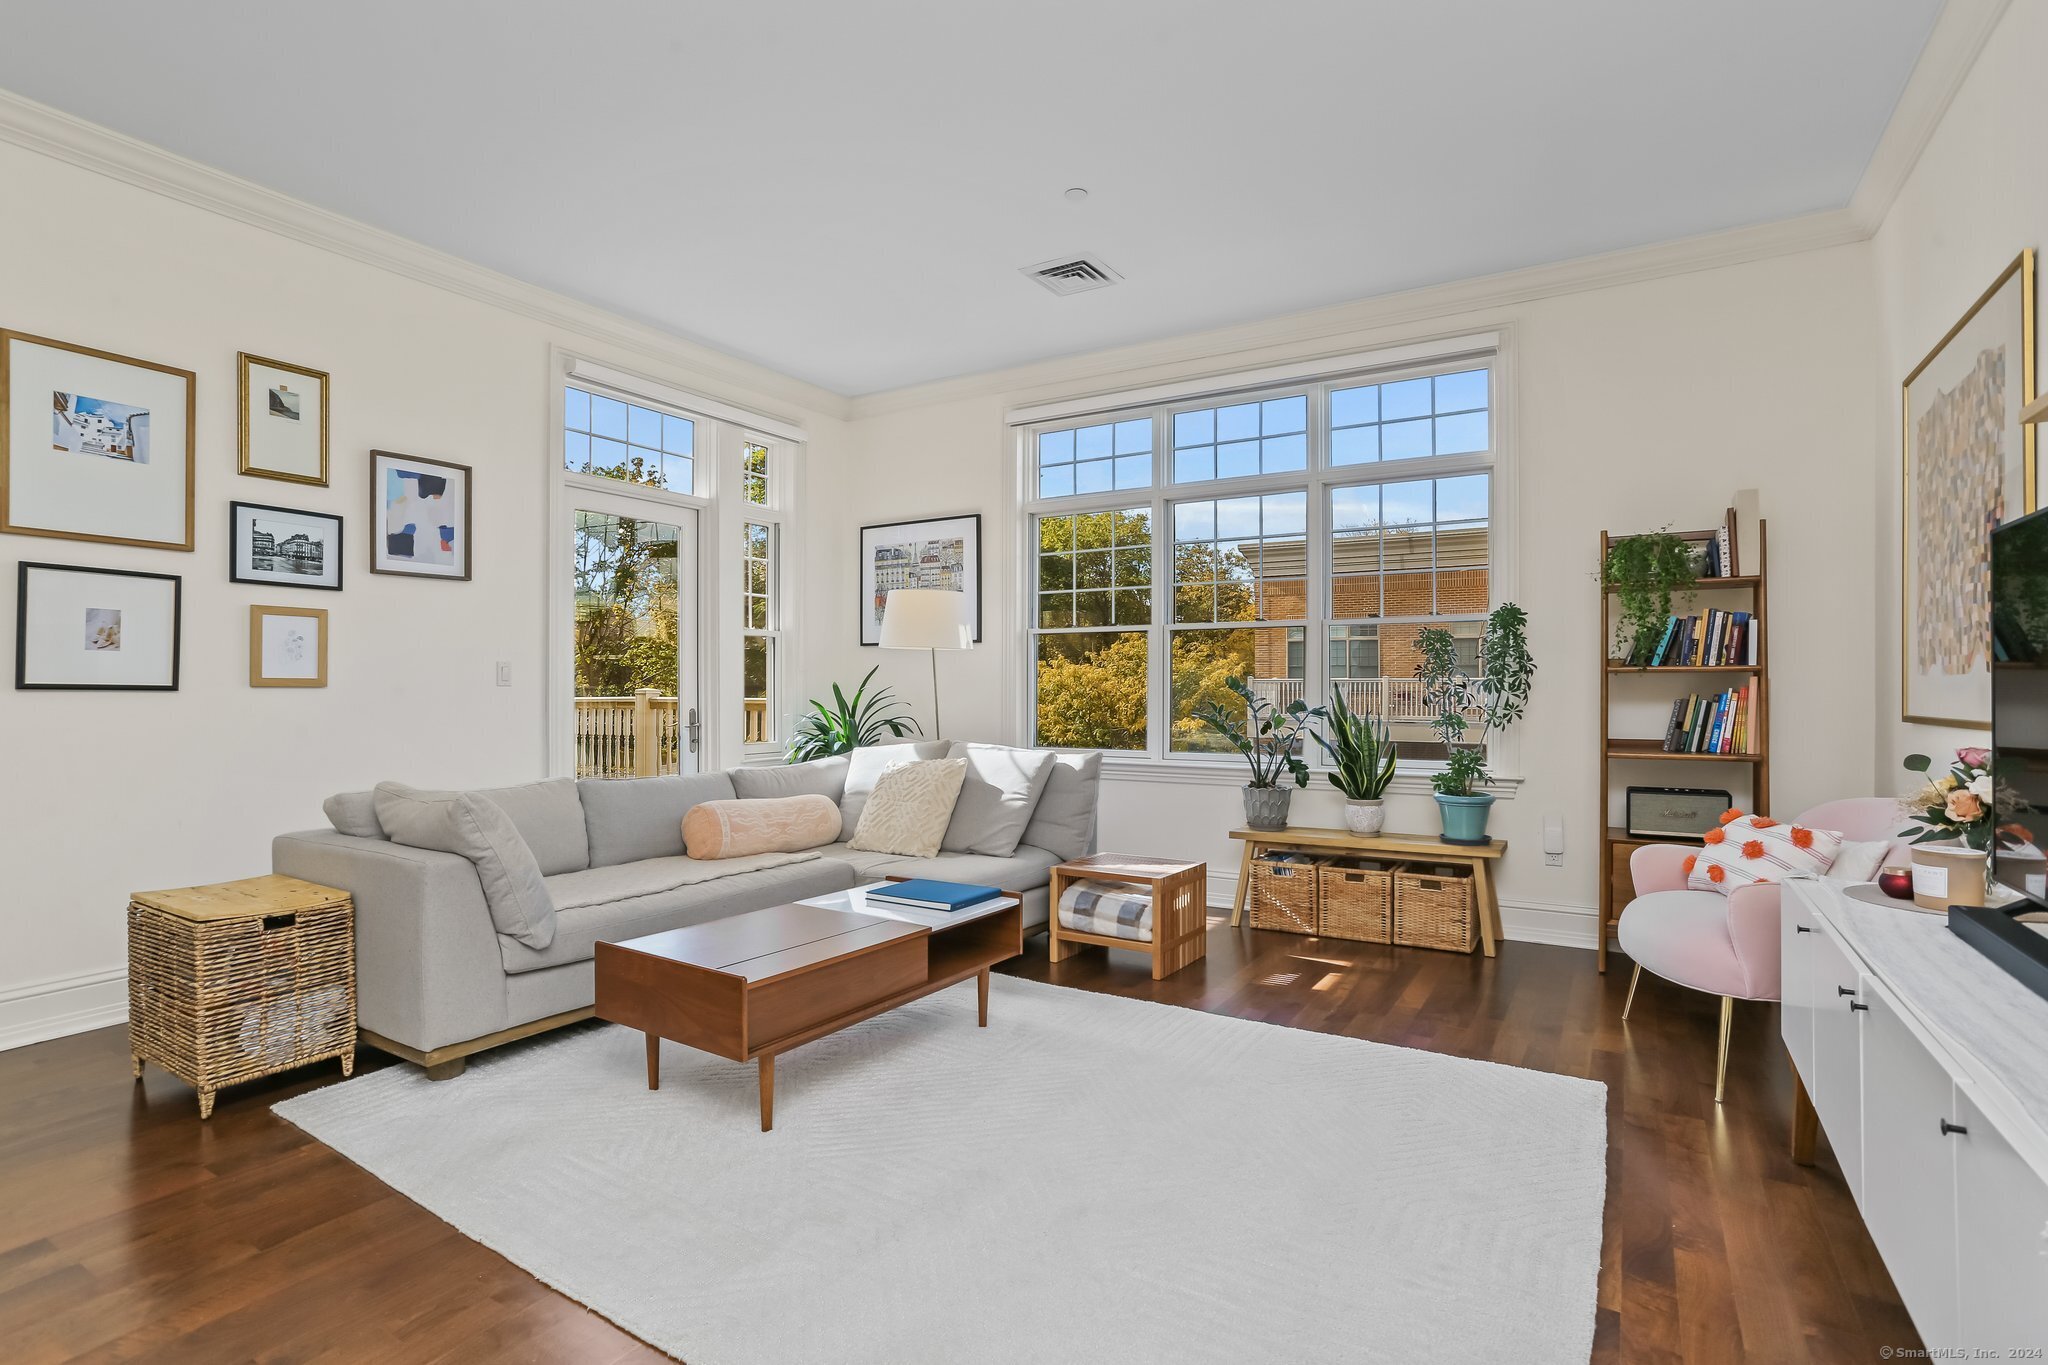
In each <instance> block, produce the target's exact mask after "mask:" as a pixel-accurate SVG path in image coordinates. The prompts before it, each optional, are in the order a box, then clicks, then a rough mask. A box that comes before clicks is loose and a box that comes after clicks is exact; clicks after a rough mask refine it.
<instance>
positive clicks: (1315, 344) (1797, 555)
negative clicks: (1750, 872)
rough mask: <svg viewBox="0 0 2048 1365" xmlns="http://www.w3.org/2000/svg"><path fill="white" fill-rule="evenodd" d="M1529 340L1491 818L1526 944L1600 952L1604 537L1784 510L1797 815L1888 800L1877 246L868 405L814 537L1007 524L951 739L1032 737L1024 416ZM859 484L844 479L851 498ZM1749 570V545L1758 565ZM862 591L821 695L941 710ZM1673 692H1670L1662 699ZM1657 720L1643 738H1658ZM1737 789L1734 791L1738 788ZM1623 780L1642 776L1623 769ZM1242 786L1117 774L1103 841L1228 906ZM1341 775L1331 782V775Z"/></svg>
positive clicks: (1779, 583)
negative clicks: (1516, 766) (1875, 580)
mask: <svg viewBox="0 0 2048 1365" xmlns="http://www.w3.org/2000/svg"><path fill="white" fill-rule="evenodd" d="M1495 328H1506V329H1508V330H1509V331H1510V332H1511V333H1512V340H1511V345H1512V348H1513V350H1512V357H1511V362H1512V383H1513V388H1514V393H1513V396H1512V399H1511V403H1510V406H1509V408H1508V410H1507V412H1506V417H1507V420H1508V421H1509V422H1510V423H1511V425H1512V440H1511V446H1510V448H1511V452H1512V453H1511V455H1510V457H1509V458H1511V459H1512V461H1513V463H1514V477H1513V485H1514V488H1515V506H1514V508H1513V511H1512V513H1511V515H1512V518H1513V529H1514V539H1513V551H1512V556H1511V565H1510V569H1509V572H1508V574H1507V576H1506V578H1505V582H1506V583H1507V584H1508V588H1507V591H1508V592H1509V593H1510V594H1511V595H1512V596H1513V597H1514V598H1515V600H1517V601H1519V602H1520V603H1521V604H1522V605H1523V606H1524V607H1526V608H1527V609H1528V610H1529V612H1530V615H1531V618H1532V643H1533V647H1534V650H1535V653H1536V657H1537V660H1538V662H1539V665H1540V671H1539V673H1538V675H1537V680H1536V689H1535V696H1534V700H1533V702H1532V705H1531V707H1530V711H1529V714H1528V718H1527V719H1526V721H1525V722H1524V723H1523V725H1522V727H1521V733H1520V758H1521V769H1522V775H1523V777H1524V779H1525V780H1524V781H1523V782H1522V784H1521V785H1520V789H1519V791H1517V792H1516V793H1515V794H1514V796H1513V799H1512V800H1507V801H1503V802H1502V803H1501V804H1499V805H1498V806H1496V808H1495V831H1496V833H1498V834H1500V835H1503V836H1505V837H1506V838H1508V839H1509V840H1510V841H1511V851H1510V853H1509V855H1508V858H1507V860H1506V868H1505V871H1504V875H1503V878H1502V896H1503V901H1504V902H1505V903H1506V904H1505V906H1504V908H1505V910H1506V913H1507V918H1508V921H1509V927H1510V932H1511V933H1514V934H1518V935H1519V936H1522V937H1531V938H1547V939H1551V940H1553V941H1560V942H1579V943H1585V944H1588V945H1590V944H1591V943H1592V942H1593V941H1594V939H1593V932H1594V931H1593V927H1592V926H1593V919H1594V914H1595V907H1596V906H1597V904H1598V883H1597V881H1596V876H1597V868H1596V864H1597V862H1598V858H1599V851H1600V846H1599V842H1598V835H1599V831H1598V829H1597V828H1596V825H1595V820H1596V818H1597V817H1596V814H1595V812H1596V809H1597V804H1598V796H1597V790H1598V787H1597V783H1598V780H1599V760H1598V758H1597V744H1596V736H1597V734H1598V729H1597V727H1598V700H1597V699H1598V689H1599V673H1598V671H1597V670H1598V664H1599V660H1600V658H1601V654H1600V649H1601V642H1600V639H1599V633H1600V627H1599V610H1600V608H1599V601H1600V599H1599V594H1598V590H1597V587H1596V578H1595V573H1596V567H1597V564H1596V561H1597V559H1598V537H1599V533H1600V531H1601V530H1602V529H1603V528H1605V529H1609V530H1612V531H1616V532H1622V531H1633V530H1644V529H1650V528H1655V527H1659V526H1665V525H1670V526H1673V527H1676V528H1679V529H1687V528H1696V527H1704V526H1709V525H1714V524H1716V523H1717V522H1718V521H1719V518H1720V515H1721V512H1722V510H1723V508H1725V507H1726V506H1727V505H1728V503H1729V501H1730V498H1731V496H1732V495H1733V493H1734V492H1735V491H1736V490H1737V489H1741V488H1756V489H1759V490H1760V491H1761V502H1762V511H1763V514H1764V516H1765V517H1767V518H1768V519H1769V521H1770V523H1771V530H1772V538H1771V577H1772V582H1773V585H1774V588H1775V591H1774V592H1773V594H1772V597H1771V604H1770V606H1771V614H1772V632H1773V633H1772V638H1771V649H1772V654H1773V660H1774V670H1773V686H1774V692H1773V707H1774V722H1773V734H1772V739H1773V748H1774V752H1775V758H1776V766H1775V771H1774V774H1773V783H1774V794H1773V795H1774V799H1773V801H1772V805H1773V807H1774V809H1776V810H1778V811H1781V812H1784V811H1797V810H1800V809H1802V808H1804V807H1806V806H1809V805H1812V804H1814V803H1816V802H1819V801H1822V800H1826V799H1830V798H1833V797H1837V796H1842V795H1853V794H1861V793H1864V792H1867V791H1868V790H1869V782H1870V766H1869V761H1868V752H1867V747H1868V743H1869V740H1868V736H1869V734H1870V727H1871V725H1872V724H1873V711H1872V694H1871V691H1870V689H1869V688H1868V687H1867V686H1863V685H1861V684H1860V683H1855V684H1850V685H1845V681H1844V678H1843V676H1842V673H1841V670H1840V668H1839V666H1838V665H1839V661H1840V660H1841V659H1843V658H1862V657H1864V656H1865V655H1867V652H1868V649H1867V643H1866V639H1865V637H1866V635H1867V632H1868V622H1869V620H1870V614H1871V611H1872V610H1873V605H1872V604H1873V586H1872V583H1871V581H1870V579H1869V577H1868V575H1867V574H1866V573H1865V572H1864V571H1863V566H1864V565H1866V564H1868V562H1869V560H1870V556H1871V547H1870V538H1871V531H1870V527H1871V526H1872V524H1873V522H1874V520H1875V518H1876V515H1877V513H1876V506H1875V499H1876V495H1875V492H1874V490H1873V489H1872V486H1871V476H1870V449H1871V444H1872V442H1873V441H1874V440H1875V430H1874V425H1875V416H1874V414H1873V411H1872V409H1871V406H1870V398H1869V396H1870V385H1871V374H1872V373H1873V370H1874V368H1875V366H1876V364H1877V355H1876V345H1875V341H1874V334H1875V330H1876V323H1875V312H1874V307H1873V303H1872V300H1871V297H1870V289H1869V262H1868V248H1867V247H1866V246H1865V245H1863V244H1860V243H1858V244H1853V245H1847V246H1839V247H1832V248H1827V249H1822V250H1811V251H1805V252H1801V253H1798V254H1793V255H1784V256H1778V257H1775V258H1771V259H1767V260H1762V261H1756V262H1751V263H1747V264H1741V265H1734V266H1730V267H1727V268H1722V269H1712V270H1703V271H1698V272H1695V273H1689V274H1680V275H1674V276H1669V277H1665V278H1660V279H1653V280H1650V281H1647V282H1642V283H1634V284H1628V285H1622V286H1617V287H1612V288H1602V289H1594V290H1590V291H1587V292H1578V293H1569V294H1562V295H1559V296H1555V297H1551V298H1545V299H1538V300H1535V301H1532V302H1525V303H1518V304H1514V305H1512V306H1505V307H1499V308H1494V309H1490V310H1487V311H1483V312H1476V313H1474V312H1467V313H1463V314H1458V315H1446V316H1443V317H1439V318H1434V319H1429V320H1426V321H1420V322H1409V323H1406V324H1404V325H1402V326H1400V327H1396V328H1380V329H1377V330H1375V329H1371V328H1364V329H1360V330H1357V331H1352V332H1346V333H1338V334H1332V333H1331V332H1330V331H1329V330H1328V320H1327V317H1326V316H1325V315H1314V316H1312V317H1305V318H1304V319H1302V320H1301V325H1300V332H1301V334H1302V335H1303V337H1304V338H1308V337H1309V336H1310V334H1311V332H1312V331H1313V337H1312V339H1302V340H1294V341H1289V340H1276V339H1275V338H1276V335H1278V334H1284V333H1285V331H1286V326H1285V324H1284V323H1283V324H1278V325H1276V324H1264V325H1262V326H1261V327H1259V328H1257V329H1241V330H1234V331H1226V332H1219V333H1215V334H1210V335H1208V336H1205V337H1197V338H1181V339H1179V340H1177V341H1176V342H1174V343H1172V347H1171V349H1173V350H1174V351H1176V352H1178V353H1179V355H1180V358H1178V359H1175V360H1173V361H1170V362H1167V363H1154V362H1153V360H1152V357H1153V356H1154V355H1156V354H1157V353H1158V350H1159V349H1161V348H1133V349H1132V350H1130V351H1124V352H1113V353H1108V354H1105V355H1102V356H1100V357H1096V358H1095V359H1094V362H1093V363H1092V364H1091V365H1089V366H1087V367H1085V368H1086V369H1087V371H1088V373H1084V374H1078V375H1077V374H1073V373H1071V372H1070V373H1069V375H1068V377H1066V378H1065V379H1063V380H1061V381H1060V382H1057V383H1054V384H1051V385H1047V384H1044V383H1043V382H1034V379H1035V375H1034V373H1033V372H1029V371H1027V372H1022V373H1019V374H1017V375H1014V376H1012V377H1010V378H1009V379H1008V380H1005V379H1002V378H997V379H995V380H993V381H987V382H983V383H980V384H977V385H974V386H972V387H973V388H974V389H975V390H976V391H973V392H968V393H964V394H963V393H962V392H961V390H962V389H963V388H964V387H968V386H963V385H959V384H948V385H939V386H934V388H933V389H932V390H930V391H927V393H925V394H920V393H918V392H916V391H911V392H908V393H905V394H899V395H890V396H885V397H884V398H883V399H881V400H879V401H877V400H861V401H860V402H859V403H857V404H856V407H855V420H854V423H853V428H852V432H851V445H850V448H849V458H848V459H847V460H846V461H845V462H843V463H841V464H839V465H838V466H837V467H836V468H834V469H830V470H826V469H821V470H820V471H819V473H818V478H819V480H820V483H819V486H818V488H817V490H816V491H817V494H818V496H817V497H816V500H815V503H814V506H815V507H816V508H817V509H820V510H821V512H822V509H827V508H829V509H831V512H830V515H828V516H821V517H820V519H818V520H816V521H814V522H813V523H812V524H813V527H814V530H813V541H814V545H815V546H816V547H817V553H818V554H820V555H821V556H822V557H823V563H825V564H827V565H832V564H844V565H846V566H847V569H848V570H849V572H850V571H851V569H852V567H853V565H854V563H855V559H856V551H857V542H856V535H857V527H858V526H859V525H860V524H861V523H863V522H878V521H893V520H901V519H903V518H906V517H915V516H921V515H927V514H929V515H942V514H950V513H962V512H980V513H981V514H982V515H983V517H984V519H985V538H986V545H985V548H986V556H985V558H986V566H987V567H986V570H985V579H984V582H985V593H986V602H985V610H986V611H987V612H988V618H989V629H988V633H987V634H988V638H987V640H986V642H985V644H984V646H983V647H982V648H980V649H978V650H976V651H974V652H973V653H971V654H964V655H951V656H945V655H942V656H941V659H940V668H941V673H942V686H943V687H944V689H945V704H946V717H947V726H946V729H947V732H948V734H949V735H950V736H953V737H1004V738H1022V736H1021V734H1019V733H1018V731H1017V727H1016V722H1015V720H1014V716H1015V706H1016V699H1017V697H1018V696H1019V695H1020V685H1021V683H1022V681H1023V678H1024V670H1025V668H1026V667H1027V665H1026V661H1025V657H1024V653H1023V646H1022V641H1021V631H1020V627H1019V621H1018V616H1019V611H1018V609H1017V605H1016V602H1015V594H1016V592H1017V590H1018V579H1017V574H1018V572H1019V569H1020V565H1019V563H1018V557H1017V555H1016V554H1015V548H1016V535H1017V530H1016V523H1015V517H1014V514H1013V513H1012V512H1011V511H1010V510H1008V509H1009V508H1010V507H1011V506H1013V501H1012V495H1011V492H1010V486H1011V481H1012V479H1013V478H1014V475H1013V473H1012V469H1011V462H1012V458H1013V457H1012V454H1011V450H1012V444H1011V441H1010V439H1009V438H1008V436H1007V434H1006V432H1005V428H1004V414H1005V412H1006V411H1007V410H1008V409H1009V408H1010V407H1011V406H1013V405H1015V404H1017V403H1020V402H1023V401H1042V400H1046V399H1050V398H1055V397H1059V396H1063V395H1064V394H1069V393H1071V394H1081V393H1093V392H1104V391H1109V390H1111V389H1114V388H1117V387H1130V386H1134V385H1137V384H1142V383H1149V382H1156V381H1160V380H1165V379H1178V378H1187V377H1193V376H1197V375H1202V374H1221V373H1227V372H1229V371H1230V370H1233V369H1244V368H1250V367H1253V366H1256V365H1259V364H1267V363H1272V362H1275V361H1279V360H1285V359H1291V358H1297V357H1307V356H1313V355H1337V354H1343V353H1347V352H1355V351H1359V350H1363V349H1366V348H1369V347H1372V346H1377V345H1387V344H1394V343H1397V342H1401V341H1405V340H1410V339H1413V338H1416V337H1420V336H1428V335H1448V334H1453V333H1466V332H1473V331H1482V330H1492V329H1495ZM833 480H836V482H833ZM1752 552H1753V550H1752ZM853 595H854V589H853V588H852V586H851V584H850V582H849V581H848V580H845V579H838V578H834V577H832V576H830V575H826V574H819V575H816V576H815V577H814V579H813V588H812V597H811V601H810V619H811V620H813V621H817V622H823V623H824V624H825V626H826V627H827V628H828V630H827V631H826V632H825V633H823V635H822V636H821V637H814V639H813V641H812V646H813V647H812V650H811V654H810V658H811V672H810V675H809V679H810V682H811V685H812V687H813V688H814V689H815V688H822V687H823V686H825V685H826V684H827V683H828V682H830V681H832V680H834V679H839V680H850V679H852V678H856V677H858V676H859V675H860V673H862V672H864V671H865V670H866V669H867V668H869V667H870V666H872V665H874V664H877V663H879V664H881V666H882V673H881V675H880V676H881V678H882V679H883V680H885V681H887V682H889V683H891V684H893V685H895V686H896V687H897V688H898V690H899V691H900V692H901V693H902V694H903V695H904V696H905V697H906V698H907V699H908V700H910V701H911V702H912V703H913V704H914V706H915V707H916V709H917V710H918V712H919V714H920V715H922V716H928V715H929V710H928V704H929V703H928V693H929V688H930V685H929V683H928V681H927V674H926V671H925V670H926V663H925V660H924V659H923V657H922V656H910V655H898V654H891V653H888V652H886V651H881V650H877V649H863V648H861V647H859V645H858V644H857V637H856V636H855V634H854V630H853V626H854V613H853V611H852V610H851V609H850V606H849V599H850V598H851V597H852V596H853ZM1644 686H1646V687H1654V688H1656V689H1658V690H1660V691H1663V695H1666V696H1668V695H1669V692H1668V690H1664V689H1667V688H1668V684H1665V683H1663V682H1662V681H1661V680H1656V681H1655V682H1653V683H1649V684H1644ZM1660 727H1661V716H1648V717H1646V718H1645V720H1644V729H1643V731H1642V732H1643V733H1645V734H1649V733H1661V728H1660ZM1708 771H1709V770H1707V769H1706V767H1705V765H1676V764H1669V765H1663V766H1662V767H1659V768H1651V767H1649V766H1648V765H1630V767H1629V772H1630V774H1631V775H1632V776H1633V777H1634V779H1635V780H1636V781H1638V782H1644V783H1656V784H1668V785H1686V786H1694V785H1717V786H1718V785H1723V781H1722V773H1723V770H1722V769H1721V768H1719V767H1716V768H1714V769H1712V770H1711V772H1712V773H1713V775H1714V779H1715V780H1714V781H1712V782H1711V783H1710V782H1708V780H1707V776H1708ZM1727 771H1728V773H1729V774H1730V775H1732V774H1733V773H1734V772H1735V771H1736V770H1735V769H1733V768H1730V769H1729V770H1727ZM1618 775H1619V770H1618ZM1238 780H1240V779H1237V778H1236V777H1235V775H1234V773H1232V774H1230V775H1228V776H1226V777H1225V778H1224V779H1223V780H1222V781H1221V782H1220V783H1216V784H1189V783H1187V782H1185V781H1183V780H1179V779H1176V780H1174V781H1171V782H1167V783H1160V782H1153V781H1142V780H1129V779H1123V780H1114V781H1111V782H1109V783H1108V784H1107V785H1106V787H1105V795H1104V812H1103V824H1102V839H1103V843H1104V845H1105V847H1111V848H1116V849H1118V850H1121V851H1127V852H1142V853H1157V854H1170V855H1182V856H1188V857H1199V858H1204V859H1206V860H1207V861H1208V862H1209V864H1210V867H1211V875H1212V896H1214V895H1219V894H1227V892H1228V891H1229V890H1230V888H1231V885H1232V883H1231V881H1230V879H1229V876H1228V875H1223V874H1234V872H1235V869H1236V852H1235V849H1234V847H1233V846H1232V845H1231V843H1230V841H1229V840H1228V838H1227V837H1226V831H1227V830H1228V829H1229V828H1230V827H1231V826H1233V825H1235V824H1238V823H1241V815H1242V811H1241V807H1240V798H1239V794H1238V791H1237V789H1236V787H1235V786H1234V785H1232V784H1233V783H1235V782H1236V781H1238ZM1318 781H1319V782H1320V779H1318ZM1295 812H1296V813H1295V816H1294V819H1295V821H1296V822H1297V823H1325V824H1335V823H1337V822H1338V819H1339V817H1338V803H1337V798H1336V797H1335V795H1334V793H1332V792H1331V790H1330V789H1329V788H1328V787H1327V786H1326V785H1322V786H1319V787H1313V788H1311V789H1310V791H1309V792H1308V793H1304V794H1301V795H1298V796H1297V798H1296V806H1295ZM1548 813H1555V814H1558V815H1560V816H1562V817H1563V819H1564V822H1565V827H1566V831H1567V852H1566V857H1565V862H1564V866H1563V867H1561V868H1550V867H1546V866H1545V865H1544V862H1543V859H1542V855H1541V853H1540V831H1541V828H1542V820H1543V816H1544V815H1545V814H1548ZM1435 819H1436V816H1435V810H1434V806H1433V804H1432V803H1431V802H1430V800H1429V798H1428V796H1427V795H1424V794H1419V793H1417V794H1411V795H1406V796H1403V797H1401V798H1399V799H1397V800H1396V802H1395V803H1394V804H1393V807H1392V809H1391V810H1390V813H1389V822H1390V825H1392V826H1393V827H1396V828H1407V829H1432V828H1434V827H1435V826H1434V822H1435Z"/></svg>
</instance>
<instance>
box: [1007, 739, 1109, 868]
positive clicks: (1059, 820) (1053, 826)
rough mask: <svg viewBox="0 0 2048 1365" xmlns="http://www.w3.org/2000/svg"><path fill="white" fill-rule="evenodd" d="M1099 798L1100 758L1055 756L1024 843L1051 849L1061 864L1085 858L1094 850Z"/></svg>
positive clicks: (1025, 834)
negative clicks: (1060, 860) (1058, 856)
mask: <svg viewBox="0 0 2048 1365" xmlns="http://www.w3.org/2000/svg"><path fill="white" fill-rule="evenodd" d="M1101 795H1102V755H1101V754H1054V755H1053V765H1052V771H1051V772H1050V773H1049V774H1047V776H1046V782H1045V791H1044V793H1043V794H1041V795H1040V796H1039V798H1038V805H1037V807H1036V809H1034V810H1033V811H1032V812H1031V823H1030V824H1028V825H1026V826H1025V827H1024V839H1023V842H1025V843H1027V844H1030V845H1031V846H1032V847H1034V848H1046V849H1051V850H1052V851H1053V852H1054V853H1057V854H1059V855H1060V858H1061V859H1062V860H1063V861H1064V860H1068V859H1073V858H1085V857H1087V856H1088V855H1089V854H1090V853H1092V852H1094V850H1095V806H1096V803H1097V801H1099V800H1100V799H1101Z"/></svg>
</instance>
